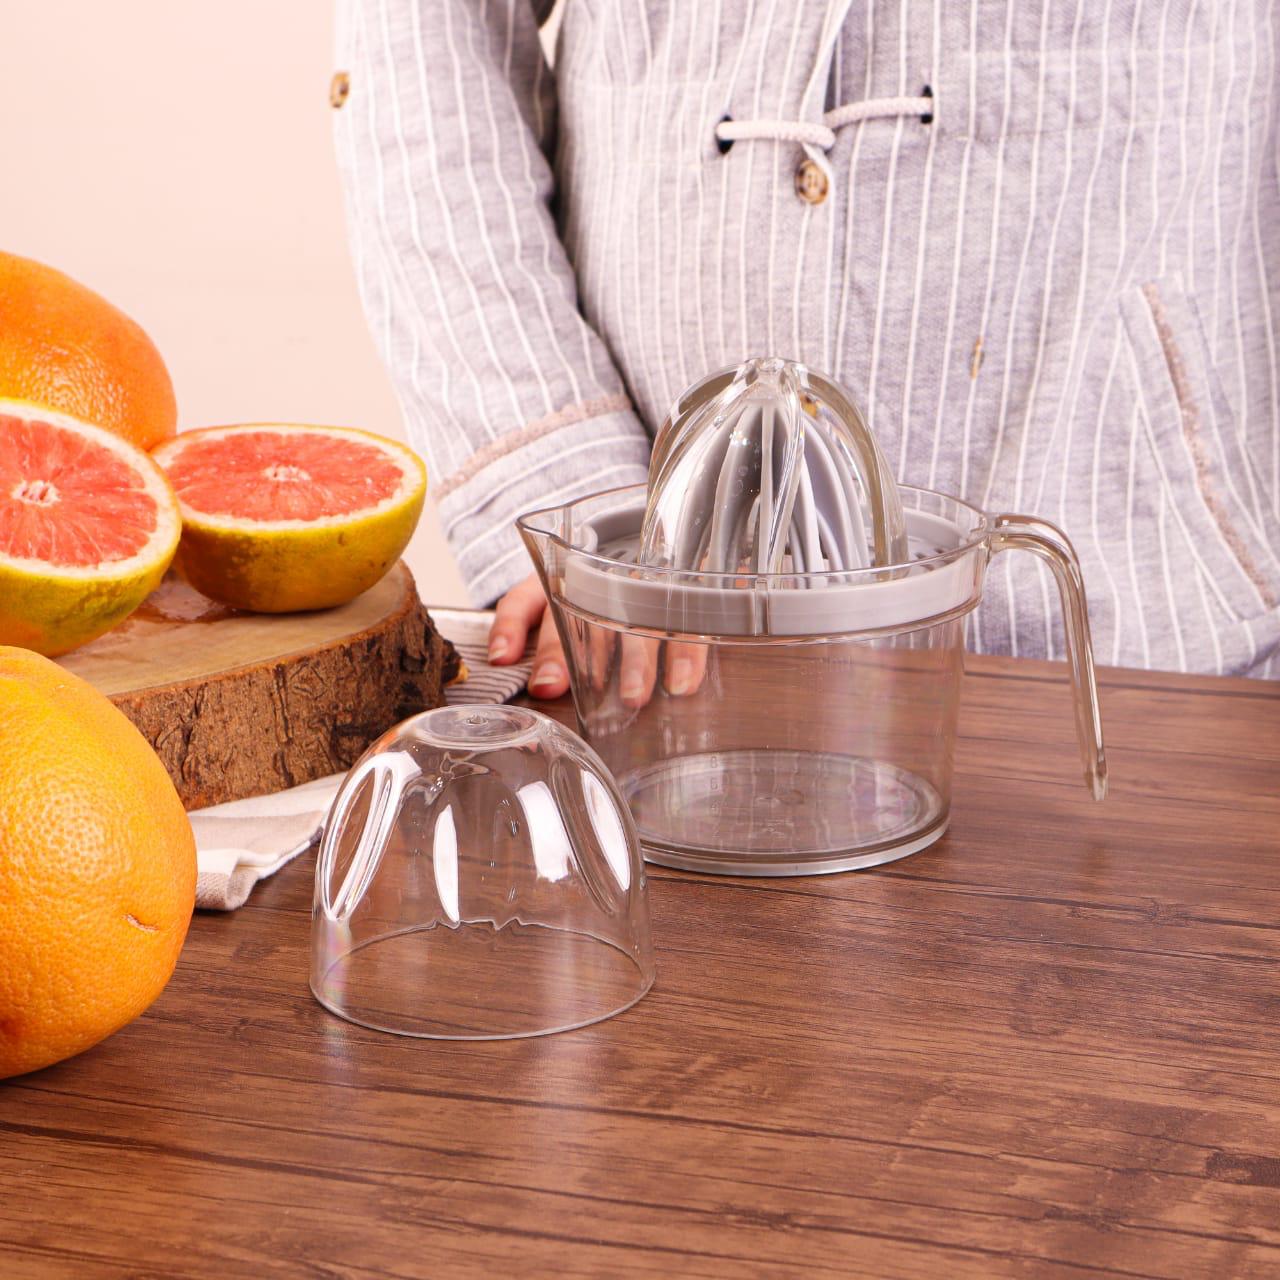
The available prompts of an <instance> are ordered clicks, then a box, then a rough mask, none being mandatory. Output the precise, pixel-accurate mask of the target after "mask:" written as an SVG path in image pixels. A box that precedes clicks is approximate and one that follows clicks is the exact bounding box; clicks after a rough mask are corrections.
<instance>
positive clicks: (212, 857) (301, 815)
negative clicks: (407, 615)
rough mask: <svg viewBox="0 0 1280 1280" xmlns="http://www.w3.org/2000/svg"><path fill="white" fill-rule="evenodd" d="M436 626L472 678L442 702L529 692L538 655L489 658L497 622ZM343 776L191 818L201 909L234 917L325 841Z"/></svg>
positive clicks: (482, 617)
mask: <svg viewBox="0 0 1280 1280" xmlns="http://www.w3.org/2000/svg"><path fill="white" fill-rule="evenodd" d="M430 612H431V617H432V620H433V621H434V622H435V624H436V626H437V627H438V628H439V629H440V632H441V634H442V635H445V636H448V638H449V639H450V640H452V641H453V643H454V646H455V647H456V648H457V650H458V652H459V653H460V654H461V655H462V659H463V661H464V662H465V663H466V665H467V673H468V674H467V678H466V680H464V681H461V682H459V683H455V684H451V685H450V686H449V687H448V688H447V689H446V690H445V695H444V696H445V701H446V702H448V703H450V704H457V705H465V704H475V703H486V702H488V703H497V702H506V701H507V699H508V698H512V697H514V696H515V695H516V694H517V693H519V692H520V690H521V689H523V688H524V686H525V682H526V681H527V680H528V678H529V668H530V666H531V665H532V658H533V650H532V649H530V650H529V651H528V652H526V653H525V655H524V658H523V660H522V661H520V662H518V663H516V664H514V665H513V666H509V667H494V666H491V665H490V664H489V662H488V661H487V658H486V652H487V646H488V639H489V626H490V624H491V623H492V622H493V614H492V612H490V611H487V610H481V609H432V610H431V611H430ZM345 776H346V775H345V774H342V773H335V774H333V775H332V776H330V777H328V778H317V779H316V780H315V781H314V782H307V783H304V784H303V785H302V786H300V787H292V788H290V789H289V790H288V791H278V792H276V793H275V794H274V795H269V796H253V797H251V798H250V799H247V800H232V801H231V802H229V803H228V804H218V805H213V806H212V807H211V808H208V809H198V810H196V811H195V812H194V813H192V814H191V815H190V817H191V826H192V829H193V830H194V831H195V834H196V865H197V867H198V870H199V876H198V878H197V880H196V906H197V907H203V908H205V909H206V910H210V911H234V910H235V909H236V907H239V906H241V905H243V903H244V901H245V899H246V898H248V896H249V894H250V892H251V891H252V889H253V886H254V885H255V884H257V883H258V881H259V880H265V879H266V878H267V876H271V875H274V874H275V873H276V872H277V871H279V870H280V868H281V867H283V866H284V865H285V863H286V862H291V861H292V860H293V859H294V858H296V857H297V856H298V855H299V854H300V853H304V852H306V850H307V849H309V848H310V847H311V846H312V845H313V844H315V842H316V840H317V839H318V838H319V836H320V831H321V829H322V827H323V825H324V819H325V815H326V814H327V813H328V812H329V806H330V804H332V802H333V797H334V796H335V795H336V794H337V791H338V787H339V786H340V785H341V784H342V779H343V778H344V777H345Z"/></svg>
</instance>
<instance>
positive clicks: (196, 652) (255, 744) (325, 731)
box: [62, 563, 457, 809]
mask: <svg viewBox="0 0 1280 1280" xmlns="http://www.w3.org/2000/svg"><path fill="white" fill-rule="evenodd" d="M140 612H141V613H143V615H144V616H142V617H137V618H136V620H135V619H130V620H129V621H127V622H126V623H124V625H123V626H122V627H121V628H118V629H117V630H116V631H115V632H111V633H108V636H106V637H103V640H100V641H95V642H94V644H91V645H88V646H86V647H85V648H84V649H82V650H79V651H77V652H76V653H72V654H68V655H67V657H66V658H65V659H63V660H62V661H63V665H65V666H66V667H67V668H68V669H70V670H73V671H75V672H76V673H77V674H78V675H82V676H84V677H85V678H86V679H87V680H89V681H90V683H93V684H96V685H98V687H99V688H102V689H103V692H105V693H106V694H107V696H108V697H109V698H110V699H111V701H112V702H114V703H115V705H116V706H117V707H119V708H120V710H121V711H123V712H124V713H125V715H126V716H128V717H129V719H130V720H131V721H132V722H133V723H134V724H135V725H136V726H137V727H138V729H139V731H140V732H141V733H142V736H143V737H144V738H146V740H147V741H148V742H149V743H150V744H151V746H152V748H153V749H154V750H155V752H156V754H157V755H158V756H159V757H160V759H161V761H162V762H163V764H164V766H165V768H166V769H167V770H168V771H169V776H170V777H171V778H172V779H173V782H174V785H175V786H176V787H177V789H178V795H179V796H180V797H181V799H182V803H183V804H184V805H185V806H186V808H188V809H202V808H206V807H207V806H209V805H213V804H221V803H223V802H224V801H227V800H239V799H243V798H245V797H246V796H255V795H267V794H270V793H272V792H276V791H283V790H284V789H285V788H287V787H292V786H297V785H299V784H300V783H303V782H310V781H311V780H312V779H314V778H320V777H324V776H325V775H326V774H331V773H337V772H340V771H341V770H343V769H347V768H350V766H351V765H352V764H353V763H354V762H355V760H356V759H357V758H358V757H359V756H360V754H361V752H363V751H364V749H365V748H366V747H367V746H368V745H369V744H370V743H371V742H373V741H374V739H376V738H378V737H379V736H381V735H382V734H383V733H385V732H386V730H387V729H389V728H390V727H391V726H392V725H393V724H396V723H397V722H398V721H400V720H403V719H405V717H406V716H411V715H415V714H416V713H417V712H419V711H426V710H428V709H430V708H432V707H438V706H440V705H441V704H442V703H443V702H444V685H445V682H446V668H447V667H448V666H449V665H450V664H452V663H456V657H457V655H456V651H455V650H454V648H453V646H452V645H451V644H450V643H449V642H448V641H447V640H445V639H444V638H443V637H442V636H441V635H440V633H439V632H438V631H437V630H436V628H435V624H434V623H433V622H432V620H431V616H430V614H429V613H428V612H427V609H426V606H425V605H424V604H423V603H422V601H421V599H420V598H419V596H418V591H417V587H416V586H415V584H414V581H413V576H412V574H410V572H409V570H408V569H407V568H406V567H405V566H404V564H403V563H401V564H397V565H396V566H395V567H394V568H393V569H392V570H391V572H390V573H388V574H387V576H386V577H385V578H383V580H382V581H381V582H380V583H378V584H377V585H376V586H374V587H372V588H370V590H369V591H367V592H365V594H364V595H363V596H360V597H358V598H357V599H356V600H354V601H352V602H351V603H350V604H348V605H343V606H341V607H340V608H338V609H331V610H325V611H322V612H320V613H315V614H287V615H285V614H282V615H276V616H271V617H268V616H266V615H260V614H258V615H254V614H233V613H228V612H227V611H219V610H216V607H215V612H219V613H221V614H222V615H223V616H221V617H214V618H213V619H212V620H204V619H202V618H194V619H189V620H183V619H175V620H171V621H168V622H167V623H166V621H165V620H164V619H158V620H157V619H155V618H150V619H149V618H148V617H146V616H145V606H144V609H143V610H142V611H140ZM232 628H235V629H236V631H235V632H234V634H233V633H232V630H231V629H232ZM312 632H314V633H315V634H314V638H313V639H309V636H310V633H312ZM104 641H109V642H110V643H106V644H104ZM255 646H258V647H259V648H258V652H260V653H261V655H262V656H253V652H254V647H255ZM273 648H274V650H275V651H274V652H273V651H272V650H273ZM239 649H243V650H245V651H246V653H247V654H248V655H249V656H247V657H245V658H244V660H241V661H234V660H231V661H230V662H228V655H229V654H234V653H235V652H236V651H237V650H239ZM200 651H203V652H207V653H209V654H210V661H209V664H208V668H207V669H206V670H204V671H197V670H195V669H194V667H195V666H196V665H198V663H199V660H200ZM148 653H151V654H154V655H157V656H158V659H159V660H157V661H156V662H155V663H154V664H153V670H157V669H163V668H164V667H165V666H166V664H169V665H171V666H173V667H176V668H177V670H176V671H171V672H169V674H168V678H164V679H160V680H155V682H154V683H142V682H140V681H141V679H146V678H151V677H149V676H146V675H145V674H143V675H141V676H140V674H138V673H146V672H147V669H148V667H147V657H146V655H147V654H148ZM220 663H222V664H225V665H220ZM175 676H176V678H174V677H175ZM131 685H132V686H133V687H128V686H131Z"/></svg>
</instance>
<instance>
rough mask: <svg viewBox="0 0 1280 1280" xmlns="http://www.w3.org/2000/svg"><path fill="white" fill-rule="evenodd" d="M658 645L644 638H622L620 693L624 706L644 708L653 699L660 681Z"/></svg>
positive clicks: (619, 676)
mask: <svg viewBox="0 0 1280 1280" xmlns="http://www.w3.org/2000/svg"><path fill="white" fill-rule="evenodd" d="M658 644H659V642H658V641H657V640H648V639H646V638H645V637H643V636H628V635H624V636H623V637H622V656H621V658H620V666H619V670H618V693H619V694H620V695H621V697H622V705H623V706H625V707H643V706H644V705H645V703H647V702H648V701H649V699H650V698H651V697H653V686H654V685H655V684H656V683H657V680H658Z"/></svg>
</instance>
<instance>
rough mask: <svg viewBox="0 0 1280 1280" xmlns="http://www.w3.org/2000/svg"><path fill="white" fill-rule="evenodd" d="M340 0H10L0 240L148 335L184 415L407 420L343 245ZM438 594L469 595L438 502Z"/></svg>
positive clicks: (430, 522)
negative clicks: (335, 103)
mask: <svg viewBox="0 0 1280 1280" xmlns="http://www.w3.org/2000/svg"><path fill="white" fill-rule="evenodd" d="M332 20H333V19H332V9H331V5H330V4H329V2H328V0H219V2H218V3H217V4H206V3H196V0H110V3H88V2H87V0H36V2H34V3H19V2H18V0H12V2H10V3H7V4H5V5H4V6H3V14H2V15H0V101H3V104H4V113H3V114H4V125H3V127H0V248H4V249H7V250H10V251H12V252H15V253H20V254H25V255H26V256H28V257H33V258H38V259H40V260H42V261H45V262H48V263H50V264H52V265H54V266H56V267H59V268H60V269H62V270H63V271H66V272H68V273H69V274H71V275H73V276H75V277H76V278H77V279H79V280H81V281H83V282H84V283H85V284H87V285H89V286H91V287H92V288H94V289H97V290H98V291H99V292H100V293H103V294H105V295H106V297H108V298H109V299H111V300H112V301H113V302H115V303H116V304H117V305H118V306H120V307H122V308H123V309H124V310H125V311H127V312H128V313H129V314H130V315H132V316H133V317H134V318H135V319H136V320H137V321H139V323H141V324H142V325H143V327H144V328H146V329H147V331H148V332H149V333H150V334H151V336H152V337H153V338H154V339H155V341H156V343H157V344H158V346H159V347H160V350H161V351H162V352H163V354H164V356H165V359H166V361H167V362H168V365H169V369H170V372H171V373H172V374H173V380H174V384H175V386H176V388H177V393H178V407H179V415H180V425H182V426H184V427H192V426H200V425H208V424H211V423H224V422H239V421H253V420H262V419H277V420H284V421H288V420H294V421H311V422H334V423H347V424H351V425H357V426H365V427H369V428H371V429H374V430H377V431H382V432H385V433H386V434H388V435H395V436H400V435H401V424H400V414H399V411H398V409H397V407H396V403H395V398H394V396H393V395H392V392H391V388H390V385H389V383H388V381H387V378H386V376H385V374H384V372H383V370H382V366H381V364H380V362H379V360H378V356H377V353H376V352H375V350H374V348H373V345H372V342H371V340H370V338H369V336H368V333H367V331H366V329H365V326H364V319H363V316H362V314H361V311H360V303H359V298H358V296H357V293H356V286H355V279H354V275H353V273H352V270H351V267H350V265H349V262H348V258H347V248H346V237H345V231H344V228H343V222H342V206H341V195H340V190H339V184H338V177H337V172H336V169H335V166H334V160H333V152H332V145H331V137H330V115H331V109H330V107H329V105H328V89H329V78H330V75H331V74H332V71H333V67H332ZM410 563H411V564H412V565H413V568H414V571H415V573H416V574H417V575H418V581H419V586H420V589H421V591H422V595H423V596H424V598H425V599H426V600H428V601H429V602H430V601H435V602H437V603H451V602H452V603H462V602H464V601H465V595H464V593H463V589H462V584H461V582H460V580H459V578H458V575H457V572H456V570H455V569H454V566H453V563H452V561H451V559H450V558H449V553H448V551H447V549H446V548H445V545H444V543H443V540H442V539H441V537H440V534H439V530H438V527H437V525H436V522H435V517H434V513H429V514H428V516H427V517H425V518H424V521H423V526H422V527H421V528H420V529H419V532H418V535H417V537H416V538H415V540H414V545H413V547H412V548H411V552H410Z"/></svg>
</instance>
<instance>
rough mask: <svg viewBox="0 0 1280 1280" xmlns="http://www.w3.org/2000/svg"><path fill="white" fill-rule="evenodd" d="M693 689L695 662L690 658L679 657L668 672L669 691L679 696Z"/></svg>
mask: <svg viewBox="0 0 1280 1280" xmlns="http://www.w3.org/2000/svg"><path fill="white" fill-rule="evenodd" d="M692 691H693V663H692V662H691V661H690V660H689V659H688V658H677V659H676V660H675V661H674V662H673V663H672V664H671V669H670V670H669V671H668V672H667V692H668V693H671V694H674V695H675V696H676V697H677V698H680V697H683V696H684V695H685V694H686V693H691V692H692Z"/></svg>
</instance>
